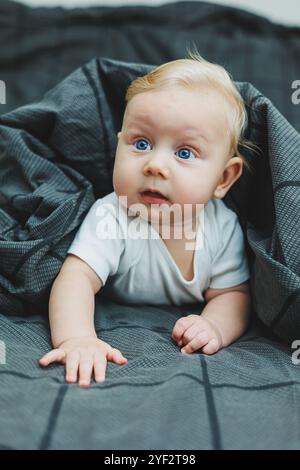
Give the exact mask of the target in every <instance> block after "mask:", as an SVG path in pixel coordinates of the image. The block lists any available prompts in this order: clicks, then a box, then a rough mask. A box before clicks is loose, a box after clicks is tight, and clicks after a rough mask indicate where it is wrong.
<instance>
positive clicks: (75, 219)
mask: <svg viewBox="0 0 300 470" xmlns="http://www.w3.org/2000/svg"><path fill="white" fill-rule="evenodd" d="M7 4H8V2H3V5H7ZM3 5H2V4H1V8H2V7H3ZM168 8H170V10H169V9H168ZM178 8H179V9H180V8H181V9H183V10H184V11H185V12H186V16H184V15H182V16H181V15H179V13H178V12H179V11H180V10H177V9H174V6H172V5H171V6H170V7H168V6H166V7H164V8H163V10H162V11H163V12H164V14H165V15H166V18H168V12H170V11H173V13H174V16H172V18H173V19H174V21H175V19H176V22H175V23H176V28H178V27H179V26H178V24H177V21H179V18H180V21H181V23H182V24H183V23H184V22H185V25H186V27H187V28H189V27H190V25H191V23H193V20H194V18H195V21H196V16H195V15H194V9H195V8H196V7H195V6H193V7H191V5H187V6H183V5H182V4H180V6H179V7H178ZM197 8H198V9H197V11H198V13H199V15H200V13H201V12H202V13H205V14H204V16H203V18H202V20H203V21H208V20H209V17H210V15H213V14H214V16H213V18H214V21H217V22H218V18H219V19H220V21H221V18H223V19H224V21H225V23H224V24H225V26H224V28H225V29H226V27H227V31H232V28H231V22H232V21H233V19H234V18H237V17H238V19H239V28H241V30H242V29H243V34H246V32H247V31H248V30H247V27H249V28H250V26H249V25H252V24H254V23H253V22H254V20H255V18H254V17H252V16H251V17H248V16H247V15H246V14H245V15H240V16H236V15H237V13H236V12H235V11H232V10H230V11H229V10H221V9H220V10H218V7H216V6H213V5H211V6H207V5H206V4H205V3H204V4H203V7H202V9H201V8H200V7H197ZM16 11H18V12H19V15H21V14H22V15H23V9H22V8H21V7H19V9H17V10H16ZM26 11H27V10H26ZM93 11H94V13H95V18H96V17H97V15H96V13H97V11H96V10H93ZM126 11H127V10H126ZM126 11H125V10H121V9H120V10H119V13H120V18H121V19H122V18H124V16H122V15H124V14H125V12H126ZM195 11H196V10H195ZM176 12H177V14H175V13H176ZM188 12H189V14H187V13H188ZM226 12H227V13H226ZM27 13H28V18H31V16H30V15H31V13H30V14H29V11H27ZM40 13H41V15H42V17H43V18H44V20H45V24H46V17H47V15H45V12H44V11H43V12H40ZM106 13H107V14H108V16H109V13H110V9H109V11H108V12H106ZM112 13H113V12H112ZM129 13H130V14H129ZM132 13H133V10H130V12H128V11H127V14H128V18H129V20H130V21H131V20H132V21H133V22H134V21H135V20H136V18H137V17H134V15H133V14H132ZM225 13H226V14H225ZM152 14H153V15H156V19H159V18H161V19H163V16H160V14H159V10H157V11H156V13H154V10H153V12H152ZM22 15H21V16H22ZM35 15H38V11H37V12H35ZM43 15H44V16H43ZM52 15H54V16H51V14H50V13H49V15H48V18H49V24H50V23H51V21H52V20H53V18H54V17H55V21H56V20H57V18H58V16H59V15H61V16H60V18H61V20H62V21H61V23H57V24H59V25H60V26H59V27H60V28H61V27H62V26H63V24H64V21H63V19H64V18H65V17H66V16H63V14H62V12H60V10H59V9H58V10H57V11H56V10H55V11H54V10H53V11H52ZM56 15H58V16H56ZM64 15H66V13H64ZM218 15H219V16H218ZM222 15H223V16H222ZM200 16H201V15H200ZM200 16H199V17H197V18H198V19H197V21H198V20H199V21H200V19H201V18H200ZM3 18H4V16H3ZM13 18H14V17H13V15H12V14H11V15H10V16H9V17H8V20H9V21H12V22H13ZM112 18H115V17H112ZM112 18H111V23H109V24H110V26H111V27H116V28H117V29H118V28H119V26H120V25H119V23H117V24H116V25H115V26H114V22H113V20H112ZM242 19H243V21H244V23H243V21H242ZM8 20H7V21H8ZM71 20H72V21H73V23H72V21H71ZM71 20H70V21H71V23H70V24H72V25H73V26H72V27H75V26H74V25H75V24H76V21H78V17H77V16H76V14H75V13H73V14H72V15H71ZM9 21H8V23H9ZM95 21H96V20H95ZM222 21H223V20H222ZM247 21H248V23H247ZM23 23H24V24H26V22H25V21H23ZM246 23H247V24H246ZM4 24H5V22H4ZM43 24H44V23H43ZM55 24H56V23H55ZM95 24H96V23H95ZM122 24H123V23H122ZM124 24H125V23H124ZM218 24H219V23H218ZM226 25H227V26H226ZM247 25H248V26H247ZM257 25H258V26H259V34H260V36H259V37H260V40H261V41H263V40H264V35H265V34H270V37H272V38H273V39H272V40H274V41H275V39H274V38H275V36H274V34H275V33H274V31H275V30H274V31H273V29H272V27H271V25H270V24H269V23H268V24H265V23H260V22H259V21H258V22H257ZM135 26H136V25H135ZM246 26H247V27H246ZM264 26H266V28H265V29H264ZM224 28H223V30H222V31H223V33H224ZM268 28H269V29H268ZM200 29H201V31H202V30H203V28H200ZM175 30H176V29H174V31H175ZM1 31H2V32H3V31H4V29H3V30H1ZM19 31H20V32H21V31H22V29H20V30H19ZM30 31H31V29H30ZM72 31H73V30H72ZM77 31H79V29H78V30H77ZM105 31H106V30H105ZM141 31H142V28H141ZM159 31H164V29H163V28H162V27H160V28H159ZM236 31H239V32H241V31H240V30H238V29H237V30H236ZM249 31H250V29H249ZM249 31H248V33H249ZM275 32H276V34H277V33H279V32H281V33H282V36H280V35H279V34H278V35H277V36H276V38H277V39H276V41H277V40H279V38H280V37H281V39H282V41H283V42H282V43H281V44H283V45H284V41H285V40H287V39H286V38H287V37H288V33H289V38H290V41H292V40H293V41H294V42H293V44H294V47H295V48H296V43H297V48H298V47H299V45H298V42H299V41H298V39H299V37H298V36H299V33H298V32H297V31H296V30H295V31H290V32H288V31H286V30H283V29H280V28H279V29H276V31H275ZM0 33H1V32H0ZM223 33H222V34H223ZM248 33H247V34H248ZM273 33H274V34H273ZM20 34H21V33H20ZM32 34H33V35H35V34H37V31H36V30H34V31H32ZM153 34H154V33H153ZM157 34H158V33H157ZM199 34H200V33H199ZM224 34H225V33H224ZM249 34H250V33H249ZM129 36H130V35H129ZM72 37H73V36H72ZM74 37H75V36H74ZM134 37H135V35H134ZM153 37H154V36H153ZM245 37H246V36H243V38H244V39H245ZM64 38H66V36H64ZM227 39H228V43H227V42H226V43H224V42H222V44H223V45H224V44H226V48H227V46H228V48H229V49H228V50H230V54H231V59H232V60H233V61H234V57H235V59H236V61H238V58H240V57H241V54H240V51H236V55H234V54H235V52H234V50H233V49H232V48H231V47H230V42H229V36H228V37H227ZM43 40H44V39H43ZM75 42H76V41H75ZM121 42H122V41H121ZM29 43H30V44H31V45H32V43H31V42H30V39H29V36H28V42H24V43H22V44H23V49H22V48H21V47H20V41H19V42H18V44H19V45H18V47H17V48H16V50H18V51H22V50H23V51H27V49H26V47H27V46H29V45H30V44H29ZM171 43H172V45H173V44H175V42H174V43H173V42H172V41H170V44H171ZM36 44H37V43H35V46H36ZM72 44H73V43H72ZM147 44H149V42H148V43H147ZM151 44H155V41H154V39H153V41H152V42H151ZM216 44H217V43H216ZM216 44H215V43H210V42H209V40H208V37H207V40H206V42H205V45H206V46H207V47H208V46H209V48H208V50H207V54H206V57H207V58H208V59H209V60H212V59H213V54H211V55H210V53H209V50H211V48H212V47H214V48H215V47H216ZM219 44H220V43H219ZM239 44H240V47H241V48H243V47H244V49H243V51H242V52H243V54H244V55H243V54H242V56H243V57H244V56H245V54H246V46H242V45H243V44H244V42H243V41H241V42H239ZM245 44H249V42H247V41H246V39H245ZM223 45H222V47H223ZM170 47H171V46H170ZM174 47H175V46H174ZM41 50H42V51H44V50H45V48H44V46H43V47H42V48H41ZM278 50H279V49H278ZM286 50H287V49H286V48H283V49H281V48H280V51H286ZM288 50H289V51H290V50H291V49H290V48H288ZM222 51H224V49H222V48H221V49H218V53H220V55H222V56H223V52H222ZM226 51H227V49H226ZM251 51H252V52H251ZM251 51H250V52H251V54H252V53H253V54H254V46H253V48H252V49H251ZM6 52H7V50H6V49H4V48H3V50H2V51H1V54H2V55H3V54H5V53H6ZM47 52H49V50H47ZM184 52H185V51H183V50H181V49H180V48H178V50H177V52H176V54H177V56H178V55H182V54H184ZM200 52H201V50H200ZM221 52H222V54H221ZM7 53H8V52H7ZM265 53H266V57H272V56H271V55H270V54H268V53H267V50H265ZM1 54H0V55H1ZM11 54H12V52H11ZM20 54H21V52H20ZM249 54H250V53H249ZM251 54H250V55H251ZM50 55H51V54H50ZM25 56H26V54H25ZM33 56H34V57H36V58H37V57H40V56H39V54H38V51H36V50H35V52H34V54H33ZM33 56H32V55H30V54H29V53H28V57H31V60H33V59H32V57H33ZM75 56H76V54H74V55H73V58H74V57H75ZM167 56H168V54H165V56H164V60H167ZM11 57H13V54H12V55H11ZM81 57H82V56H81ZM148 57H149V56H148ZM152 57H153V56H152ZM247 57H248V56H247ZM251 57H254V55H253V56H252V55H251ZM255 57H256V59H258V56H257V55H255ZM280 57H282V56H281V55H280ZM284 57H286V52H284ZM54 58H55V60H56V57H55V56H54V55H53V56H51V60H52V59H53V60H54ZM260 59H261V58H260ZM290 59H291V55H290V56H288V57H286V60H287V61H288V60H290ZM1 60H2V62H1ZM14 60H15V59H14ZM60 60H61V62H59V61H58V62H57V63H61V64H64V65H66V66H67V63H66V61H65V60H63V55H62V56H61V57H60ZM270 60H271V59H270ZM291 60H292V59H291ZM50 62H51V61H50ZM50 62H48V64H50ZM157 62H158V61H157ZM254 62H255V61H254ZM254 62H253V63H254ZM273 62H274V67H275V68H274V69H273V71H274V70H275V69H276V67H277V65H278V64H277V62H276V60H273ZM0 63H1V64H2V65H3V64H4V65H5V64H6V65H5V67H6V68H5V67H4V68H3V70H6V71H7V73H10V72H11V71H12V67H11V64H10V63H9V61H8V59H7V57H2V59H1V57H0ZM21 63H22V64H23V65H22V67H21V68H22V70H23V71H24V70H25V69H26V63H27V62H26V60H25V59H24V57H23V62H22V61H21ZM151 63H152V64H155V63H156V61H152V60H151ZM255 63H256V62H255ZM287 63H292V61H291V62H287ZM236 64H238V62H236ZM281 64H282V63H281ZM244 65H245V64H244ZM252 65H253V64H252ZM294 65H295V67H296V61H294ZM153 66H154V65H147V64H146V63H144V62H142V61H139V62H138V63H136V62H134V63H133V62H127V61H121V60H111V59H108V58H105V57H101V58H99V59H94V60H92V61H91V62H89V63H87V64H86V65H84V66H82V67H80V68H79V69H77V70H76V71H75V72H73V73H72V74H71V75H70V76H68V77H67V78H65V80H64V81H62V82H60V83H59V84H58V85H57V86H56V87H55V88H54V89H52V90H51V91H50V92H48V93H47V94H46V95H45V96H44V98H43V99H42V100H41V101H36V102H34V103H32V104H29V105H26V106H24V107H21V108H17V109H13V110H12V111H10V112H9V113H6V114H3V115H2V116H1V118H0V341H2V342H4V344H5V346H6V361H4V360H3V359H4V358H3V353H2V357H1V356H0V420H1V425H0V448H2V449H108V450H109V449H112V450H114V449H176V450H177V449H181V450H183V449H186V450H188V449H299V448H300V435H299V434H300V432H299V424H300V423H299V421H300V419H299V383H300V378H299V377H300V365H298V364H293V362H292V348H291V343H292V341H294V340H295V339H300V320H299V318H300V317H299V313H298V312H299V308H300V281H299V275H300V268H299V266H300V262H299V261H300V255H299V253H300V247H299V243H300V242H299V240H300V233H299V230H300V224H299V176H300V136H299V134H298V132H297V131H296V130H295V129H294V128H293V127H292V125H290V124H289V123H288V121H286V119H285V118H284V117H283V116H282V114H281V113H280V112H279V111H278V110H277V108H276V107H275V106H274V105H273V104H272V102H271V101H270V100H269V99H267V98H266V97H265V94H264V92H263V90H262V89H259V90H258V89H256V88H255V87H254V86H252V85H251V84H249V83H246V82H238V83H237V85H238V87H239V88H240V90H241V93H242V95H243V97H244V99H245V101H246V103H247V107H248V114H249V126H248V130H247V135H246V137H247V138H249V139H250V140H253V141H254V142H255V143H256V144H257V145H258V146H259V148H260V150H261V153H260V155H255V154H250V153H247V154H246V158H247V159H248V161H249V162H251V164H252V166H253V168H254V172H253V174H250V173H249V172H245V173H244V175H243V177H242V178H241V179H240V180H239V181H238V183H236V184H235V185H234V186H233V188H232V189H231V191H230V193H229V194H228V195H227V196H226V198H225V203H226V204H227V205H228V206H229V207H230V208H232V209H233V210H235V211H236V213H237V214H238V216H239V220H240V223H241V226H242V229H243V232H244V235H245V239H246V244H247V255H248V257H249V263H250V267H251V290H252V296H253V320H252V325H251V327H250V328H249V330H248V332H247V333H246V335H244V336H243V337H242V338H241V339H240V340H238V341H237V342H236V343H234V344H233V345H231V346H230V347H228V348H226V349H223V350H222V351H220V352H219V353H217V354H216V355H214V356H205V355H203V354H201V353H199V352H197V353H194V354H193V355H190V356H183V355H181V353H180V350H179V348H178V347H177V345H176V344H175V343H173V342H172V340H171V331H172V328H173V326H174V324H175V322H176V320H177V319H178V318H179V317H181V316H182V315H184V314H187V315H188V314H190V313H197V312H199V313H200V311H201V305H188V306H182V307H181V308H177V307H174V306H171V305H163V306H160V307H153V306H151V305H138V306H136V305H120V304H118V303H113V302H109V301H108V300H107V299H105V297H104V296H102V295H101V292H100V295H99V296H97V308H96V326H97V332H98V334H99V336H100V337H101V338H102V339H103V340H104V341H107V342H109V343H110V344H112V345H113V346H114V347H117V348H119V349H120V350H121V351H122V352H123V353H124V355H125V356H126V357H127V358H128V359H129V361H128V363H127V364H126V365H125V366H122V367H120V366H117V365H116V364H112V363H108V370H107V378H106V381H105V382H104V384H95V383H93V384H92V386H91V387H90V388H89V389H81V388H80V387H79V386H78V385H67V384H66V383H65V382H64V369H63V366H61V365H52V366H50V367H49V368H46V369H41V368H40V367H39V365H38V359H39V357H40V356H41V355H42V354H44V353H45V352H46V351H48V350H49V348H50V346H51V345H50V336H49V324H48V319H47V302H48V296H49V291H50V288H51V284H52V282H53V280H54V278H55V276H56V275H57V273H58V271H59V269H60V266H61V264H62V262H63V260H64V257H65V255H66V251H67V249H68V246H69V245H70V243H71V241H72V239H73V237H74V235H75V233H76V230H77V229H78V227H79V225H80V223H81V222H82V220H83V218H84V216H85V214H86V212H87V210H88V208H89V207H90V206H91V204H92V203H93V202H94V200H95V198H98V197H101V196H104V195H105V194H108V193H110V192H111V191H112V190H113V188H112V180H111V176H112V169H113V162H114V153H115V148H116V132H117V131H118V130H119V129H120V125H121V119H122V115H123V110H124V95H125V90H126V87H127V86H128V84H129V82H130V81H131V80H132V79H133V78H135V77H136V76H137V75H138V74H144V73H146V72H147V71H148V70H150V69H151V68H152V67H153ZM297 67H298V65H297ZM50 68H51V67H50ZM246 68H247V67H246ZM246 68H244V69H243V70H244V75H245V76H247V77H248V76H249V74H248V73H246V71H245V70H246ZM52 69H53V66H52V68H51V70H52ZM286 69H287V70H288V71H289V73H290V75H289V79H290V78H291V77H292V76H293V74H292V72H291V71H292V68H291V67H289V68H288V67H287V68H286ZM40 70H42V71H45V69H44V68H43V67H40ZM63 70H65V69H63ZM240 70H242V69H240ZM261 70H262V69H261V67H260V68H259V67H256V66H255V67H254V66H253V67H252V66H251V67H250V66H249V68H248V72H249V71H251V73H252V75H253V77H254V78H255V80H253V81H256V82H259V80H260V79H261V80H262V78H264V79H265V82H264V81H263V80H262V81H261V83H265V86H266V88H268V90H270V93H274V96H275V94H276V93H275V91H274V90H275V86H274V87H272V86H269V85H270V83H271V81H274V84H275V83H276V84H277V85H276V86H278V90H281V91H280V93H283V91H282V90H283V89H284V90H285V92H284V93H287V91H286V90H287V89H288V90H289V91H290V82H289V84H288V85H289V86H288V87H286V88H283V86H282V84H283V78H282V77H283V75H280V77H281V78H280V80H281V81H280V80H277V79H276V77H277V75H276V74H275V73H274V74H272V73H271V72H270V76H269V78H268V77H267V75H268V74H260V71H261ZM270 70H271V69H270ZM295 70H296V69H295ZM58 73H62V69H60V70H58ZM50 75H51V74H49V76H50ZM33 77H34V76H31V81H30V80H27V82H26V83H31V85H32V84H33V83H34V78H33ZM53 77H54V75H53ZM53 77H51V80H52V82H53ZM4 78H5V77H4ZM294 78H295V79H296V78H299V77H298V76H295V77H294ZM49 80H50V79H49ZM42 82H43V85H44V83H45V82H44V81H43V80H42ZM36 83H38V81H37V82H36ZM25 88H26V87H25V86H24V87H23V88H22V90H23V91H24V90H25ZM29 88H30V87H29ZM33 88H34V87H33V86H31V88H30V89H31V91H33ZM41 89H42V88H41V87H40V88H39V90H41ZM276 89H277V88H276ZM280 93H278V95H277V99H278V103H279V102H280V106H281V107H282V109H284V108H285V109H284V111H285V115H286V116H289V119H290V120H291V121H292V120H294V125H295V126H296V125H299V113H297V112H296V110H297V108H296V107H295V106H292V105H291V103H290V101H289V103H288V105H286V103H287V101H286V96H285V98H284V97H283V95H282V94H280ZM14 96H15V98H16V99H17V93H15V95H14ZM279 96H280V97H281V98H282V99H281V98H278V97H279ZM27 98H29V95H28V96H26V99H27ZM22 99H24V100H25V95H24V96H23V95H22ZM25 101H26V100H25ZM274 101H276V100H275V98H274ZM1 344H2V346H3V343H0V346H1ZM0 350H1V347H0Z"/></svg>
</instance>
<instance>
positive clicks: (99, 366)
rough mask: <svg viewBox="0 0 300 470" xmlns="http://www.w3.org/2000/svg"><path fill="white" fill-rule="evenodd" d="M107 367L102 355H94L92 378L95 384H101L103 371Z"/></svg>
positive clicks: (103, 375)
mask: <svg viewBox="0 0 300 470" xmlns="http://www.w3.org/2000/svg"><path fill="white" fill-rule="evenodd" d="M106 367H107V360H106V357H105V356H103V355H102V354H94V376H95V382H97V383H101V382H104V380H105V371H106Z"/></svg>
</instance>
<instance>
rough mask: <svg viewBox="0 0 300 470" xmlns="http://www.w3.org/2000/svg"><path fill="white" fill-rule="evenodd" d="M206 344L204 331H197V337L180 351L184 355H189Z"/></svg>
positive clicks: (206, 339) (206, 338)
mask: <svg viewBox="0 0 300 470" xmlns="http://www.w3.org/2000/svg"><path fill="white" fill-rule="evenodd" d="M207 343H208V334H207V332H206V331H205V330H202V331H199V333H197V335H196V336H195V337H194V338H193V339H192V340H191V341H190V342H189V343H188V344H186V345H185V346H184V348H182V349H181V352H182V353H184V354H190V353H193V352H194V351H197V350H198V349H200V348H202V347H203V346H205V345H206V344H207Z"/></svg>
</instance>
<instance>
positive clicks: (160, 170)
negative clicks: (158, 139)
mask: <svg viewBox="0 0 300 470" xmlns="http://www.w3.org/2000/svg"><path fill="white" fill-rule="evenodd" d="M144 174H145V175H150V174H151V175H155V176H158V175H160V176H162V177H164V178H168V177H169V176H170V170H169V164H168V161H167V159H166V157H165V156H162V155H158V154H157V155H156V156H151V158H150V159H149V160H148V161H147V163H146V164H145V166H144Z"/></svg>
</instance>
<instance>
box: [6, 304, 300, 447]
mask: <svg viewBox="0 0 300 470" xmlns="http://www.w3.org/2000/svg"><path fill="white" fill-rule="evenodd" d="M200 311H201V308H200V306H193V307H192V306H185V307H184V308H180V309H179V308H175V307H170V306H162V307H155V308H154V307H151V306H141V307H140V306H136V305H135V306H125V305H118V304H115V303H113V302H109V301H106V300H103V299H102V300H101V301H100V299H99V300H98V302H97V308H96V329H97V333H98V334H99V336H100V337H101V338H102V339H103V340H104V341H107V342H109V343H110V344H111V345H113V346H114V347H117V348H119V349H120V350H121V351H122V352H123V353H124V355H125V356H126V357H127V358H128V359H129V360H128V363H127V364H126V365H125V366H118V365H116V364H113V363H110V362H109V363H108V369H107V377H106V381H105V382H104V383H103V384H96V383H93V384H92V385H91V387H90V388H88V389H82V388H80V387H79V386H78V385H75V384H74V385H67V384H66V383H65V382H64V377H63V366H61V365H52V366H50V367H49V368H48V369H41V368H40V367H39V365H38V362H37V359H38V357H40V356H41V354H43V353H44V352H45V351H47V350H48V348H50V339H49V330H48V324H47V321H46V319H44V318H42V317H41V316H39V315H36V316H31V317H28V318H22V317H14V318H13V317H6V316H3V315H1V316H0V328H1V335H2V337H3V338H4V340H5V342H6V344H7V365H6V366H0V380H1V388H0V400H1V401H0V403H1V405H0V409H1V427H0V448H2V449H11V448H12V449H105V450H116V449H157V450H159V449H171V450H189V449H193V450H199V449H299V438H300V436H299V416H298V413H299V411H298V410H299V398H298V395H299V384H300V381H299V366H296V365H293V364H292V362H291V356H290V351H289V349H288V348H285V347H284V346H281V345H279V344H278V342H276V340H274V338H271V337H269V336H268V335H267V334H266V332H265V329H264V328H263V327H262V325H260V324H259V323H256V324H253V325H252V327H251V328H250V329H249V331H248V332H247V334H246V335H244V336H243V337H242V338H241V339H240V340H239V341H237V342H236V343H235V344H233V345H232V346H230V347H228V348H226V349H223V350H221V351H220V352H219V353H218V354H216V355H213V356H206V355H203V354H201V353H198V352H197V353H194V354H192V355H189V356H187V355H183V354H181V353H180V350H179V348H178V347H177V345H176V344H175V343H173V342H172V340H171V338H170V335H171V331H172V327H173V325H174V323H175V322H176V320H177V319H178V318H179V317H180V316H182V315H184V314H185V313H186V314H190V313H197V312H200Z"/></svg>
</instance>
